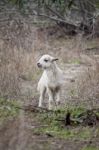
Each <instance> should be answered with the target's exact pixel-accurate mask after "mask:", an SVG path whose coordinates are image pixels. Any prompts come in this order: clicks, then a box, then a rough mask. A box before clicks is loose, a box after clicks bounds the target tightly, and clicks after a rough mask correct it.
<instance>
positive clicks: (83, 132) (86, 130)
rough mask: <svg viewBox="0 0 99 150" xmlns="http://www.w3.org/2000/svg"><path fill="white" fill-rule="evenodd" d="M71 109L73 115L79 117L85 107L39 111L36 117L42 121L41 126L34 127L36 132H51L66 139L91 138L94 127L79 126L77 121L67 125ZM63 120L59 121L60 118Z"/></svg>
mask: <svg viewBox="0 0 99 150" xmlns="http://www.w3.org/2000/svg"><path fill="white" fill-rule="evenodd" d="M67 111H69V112H70V113H71V117H73V118H77V117H79V115H81V114H82V113H83V112H84V111H85V109H84V108H81V107H76V108H68V109H60V110H57V111H55V112H50V113H49V112H48V113H38V114H36V115H35V119H36V120H38V122H39V123H40V125H41V126H40V127H37V128H34V129H33V133H35V134H51V135H52V136H55V137H59V138H64V139H82V140H85V139H89V138H90V137H91V135H92V129H93V128H91V127H88V126H85V127H84V126H80V125H79V126H78V125H77V124H76V123H75V124H73V125H71V126H65V123H64V118H65V115H66V113H67ZM60 119H61V120H63V121H59V120H60Z"/></svg>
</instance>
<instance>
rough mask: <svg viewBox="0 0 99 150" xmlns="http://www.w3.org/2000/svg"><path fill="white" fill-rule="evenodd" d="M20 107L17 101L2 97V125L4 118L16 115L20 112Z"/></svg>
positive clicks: (0, 110) (0, 104) (0, 115)
mask: <svg viewBox="0 0 99 150" xmlns="http://www.w3.org/2000/svg"><path fill="white" fill-rule="evenodd" d="M18 107H19V104H18V102H17V101H15V100H6V99H4V98H0V122H1V123H0V125H1V124H2V122H3V121H4V120H8V119H12V118H14V117H16V116H17V115H18V114H19V109H18Z"/></svg>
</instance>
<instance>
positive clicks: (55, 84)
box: [37, 55, 63, 109]
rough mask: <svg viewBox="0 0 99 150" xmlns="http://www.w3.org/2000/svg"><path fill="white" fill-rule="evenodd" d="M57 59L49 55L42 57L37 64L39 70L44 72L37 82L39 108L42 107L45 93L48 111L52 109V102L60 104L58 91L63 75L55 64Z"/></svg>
mask: <svg viewBox="0 0 99 150" xmlns="http://www.w3.org/2000/svg"><path fill="white" fill-rule="evenodd" d="M56 60H58V59H57V58H54V57H52V56H50V55H43V56H42V57H41V58H40V60H39V61H38V63H37V66H38V67H39V68H42V69H44V72H43V74H42V76H41V78H40V80H39V82H38V88H37V89H38V91H39V92H40V98H39V107H42V102H43V100H44V96H45V92H47V94H48V96H49V109H52V106H53V101H55V97H56V104H58V103H60V91H61V85H62V82H63V73H62V71H61V69H60V68H59V67H58V66H57V64H56Z"/></svg>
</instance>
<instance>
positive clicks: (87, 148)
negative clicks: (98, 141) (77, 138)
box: [82, 146, 99, 150]
mask: <svg viewBox="0 0 99 150" xmlns="http://www.w3.org/2000/svg"><path fill="white" fill-rule="evenodd" d="M82 150H99V149H98V148H97V147H93V146H87V147H85V148H83V149H82Z"/></svg>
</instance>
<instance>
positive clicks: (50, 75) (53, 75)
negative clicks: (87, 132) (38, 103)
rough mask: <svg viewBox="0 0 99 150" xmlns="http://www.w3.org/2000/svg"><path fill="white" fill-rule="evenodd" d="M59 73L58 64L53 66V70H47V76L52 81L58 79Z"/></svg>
mask: <svg viewBox="0 0 99 150" xmlns="http://www.w3.org/2000/svg"><path fill="white" fill-rule="evenodd" d="M57 72H58V69H57V65H56V64H54V65H53V66H51V68H49V69H47V70H46V73H47V76H48V78H49V79H50V78H51V80H52V79H54V80H55V79H57Z"/></svg>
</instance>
